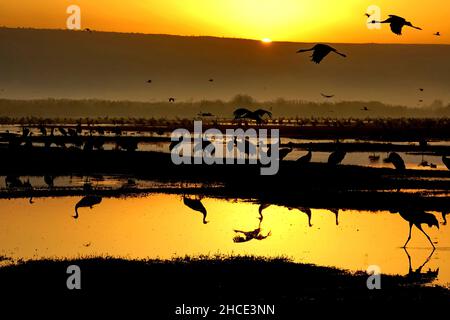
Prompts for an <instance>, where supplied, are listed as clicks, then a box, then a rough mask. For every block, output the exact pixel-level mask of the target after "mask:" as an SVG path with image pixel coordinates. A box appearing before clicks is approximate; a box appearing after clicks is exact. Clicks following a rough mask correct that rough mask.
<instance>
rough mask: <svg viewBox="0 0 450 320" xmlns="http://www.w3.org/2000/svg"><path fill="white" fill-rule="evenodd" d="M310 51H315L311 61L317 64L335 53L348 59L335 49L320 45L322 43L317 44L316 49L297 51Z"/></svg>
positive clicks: (300, 51) (299, 51)
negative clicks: (331, 53)
mask: <svg viewBox="0 0 450 320" xmlns="http://www.w3.org/2000/svg"><path fill="white" fill-rule="evenodd" d="M308 51H313V54H312V55H311V61H312V62H315V63H317V64H319V63H320V62H321V61H322V60H323V58H325V57H326V56H327V55H328V54H329V53H330V52H334V53H336V54H338V55H340V56H341V57H344V58H346V57H347V56H346V55H345V54H343V53H340V52H339V51H337V50H336V49H335V48H333V47H331V46H329V45H327V44H320V43H319V44H316V45H315V46H314V47H312V48H310V49H300V50H298V51H297V53H302V52H308Z"/></svg>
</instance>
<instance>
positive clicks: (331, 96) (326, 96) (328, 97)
mask: <svg viewBox="0 0 450 320" xmlns="http://www.w3.org/2000/svg"><path fill="white" fill-rule="evenodd" d="M321 95H322V97H324V98H327V99H330V98H333V97H334V94H330V95H328V94H324V93H321Z"/></svg>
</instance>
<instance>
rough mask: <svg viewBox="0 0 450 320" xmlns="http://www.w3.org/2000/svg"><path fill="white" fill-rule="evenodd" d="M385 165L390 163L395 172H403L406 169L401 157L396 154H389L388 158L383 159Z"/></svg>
mask: <svg viewBox="0 0 450 320" xmlns="http://www.w3.org/2000/svg"><path fill="white" fill-rule="evenodd" d="M384 162H385V163H392V164H393V165H394V167H395V169H396V170H398V171H403V170H405V169H406V166H405V161H403V159H402V157H400V155H399V154H398V153H397V152H391V153H390V154H389V156H388V157H387V158H386V159H384Z"/></svg>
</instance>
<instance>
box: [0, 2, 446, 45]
mask: <svg viewBox="0 0 450 320" xmlns="http://www.w3.org/2000/svg"><path fill="white" fill-rule="evenodd" d="M72 4H76V5H78V6H79V7H80V8H81V13H82V18H81V21H82V28H90V29H93V30H98V31H107V32H108V31H111V32H126V33H128V32H132V33H146V34H172V35H182V36H216V37H227V38H245V39H255V40H259V41H261V40H263V39H271V41H274V42H276V41H293V42H334V43H336V42H340V43H432V44H449V43H450V41H449V39H450V37H449V36H448V35H447V34H446V31H447V30H450V22H448V19H447V17H448V16H449V15H450V3H443V2H442V1H437V0H430V1H428V2H427V7H424V6H423V2H421V1H418V0H412V1H406V0H401V1H396V3H394V4H392V3H390V1H387V0H378V1H377V2H376V3H373V2H371V1H370V2H364V1H358V0H349V1H346V3H345V4H341V3H339V4H337V3H336V2H335V1H332V0H322V1H294V0H227V1H218V0H217V1H208V2H205V1H202V0H184V1H180V0H167V1H164V2H161V1H157V0H143V1H139V0H129V1H127V2H126V4H124V3H123V2H122V1H117V0H109V1H108V0H96V1H90V0H78V1H75V0H71V1H67V0H63V1H57V0H42V1H39V3H36V1H32V0H23V1H21V2H20V4H18V3H15V2H8V3H6V1H4V0H0V12H2V13H3V14H2V15H1V16H0V25H2V26H6V27H30V28H46V29H64V28H65V23H66V19H67V17H68V15H67V13H66V9H67V7H68V6H69V5H72ZM370 5H377V6H379V7H380V8H381V17H382V18H383V19H384V18H385V17H387V15H388V14H397V15H401V16H403V17H405V18H406V19H407V20H410V21H411V22H413V23H414V24H416V25H419V26H421V27H422V28H423V31H418V30H415V29H411V28H406V29H405V31H404V35H403V36H401V37H399V36H396V35H394V34H392V33H391V32H390V29H389V26H388V25H383V28H382V29H381V30H370V29H369V28H367V27H366V25H367V17H365V16H364V13H365V12H366V11H367V8H368V7H369V6H370ZM438 31H439V32H440V33H441V34H442V35H441V36H440V37H437V36H434V35H433V34H434V33H436V32H438Z"/></svg>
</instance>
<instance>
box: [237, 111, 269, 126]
mask: <svg viewBox="0 0 450 320" xmlns="http://www.w3.org/2000/svg"><path fill="white" fill-rule="evenodd" d="M233 115H234V119H235V120H238V119H250V120H255V121H256V122H257V123H262V122H263V121H264V119H263V118H264V117H265V116H268V117H269V118H272V112H270V111H267V110H264V109H258V110H255V111H251V110H249V109H246V108H238V109H236V110H234V112H233Z"/></svg>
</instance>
